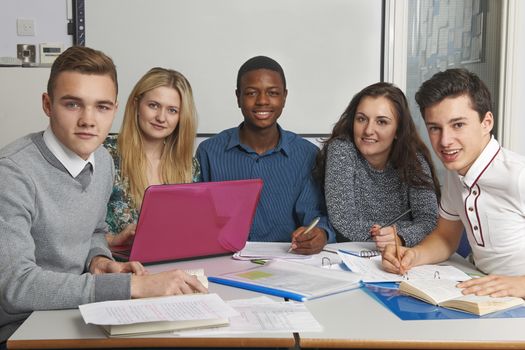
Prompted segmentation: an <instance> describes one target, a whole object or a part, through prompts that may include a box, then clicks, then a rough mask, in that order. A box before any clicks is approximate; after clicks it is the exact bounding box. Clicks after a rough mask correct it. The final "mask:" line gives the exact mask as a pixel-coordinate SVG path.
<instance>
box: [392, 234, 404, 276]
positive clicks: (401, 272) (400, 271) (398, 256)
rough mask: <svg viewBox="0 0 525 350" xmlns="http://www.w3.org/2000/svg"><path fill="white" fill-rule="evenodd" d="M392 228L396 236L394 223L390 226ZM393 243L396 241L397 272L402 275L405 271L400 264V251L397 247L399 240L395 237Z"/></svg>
mask: <svg viewBox="0 0 525 350" xmlns="http://www.w3.org/2000/svg"><path fill="white" fill-rule="evenodd" d="M392 227H393V228H394V237H395V236H397V228H396V225H394V226H392ZM394 241H395V243H396V259H397V261H398V263H399V274H400V275H404V274H405V272H404V271H403V266H402V265H401V252H400V249H399V241H398V240H397V239H394Z"/></svg>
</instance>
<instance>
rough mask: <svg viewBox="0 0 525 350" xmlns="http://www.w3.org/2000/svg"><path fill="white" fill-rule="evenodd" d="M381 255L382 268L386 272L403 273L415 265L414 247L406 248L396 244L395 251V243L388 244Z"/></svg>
mask: <svg viewBox="0 0 525 350" xmlns="http://www.w3.org/2000/svg"><path fill="white" fill-rule="evenodd" d="M381 256H382V265H383V269H384V270H385V271H386V272H390V273H395V274H398V275H404V274H405V273H406V272H407V271H408V270H410V269H411V268H412V267H414V266H415V265H416V264H415V262H416V251H415V249H414V248H406V247H402V246H399V245H398V246H397V253H396V245H395V244H389V245H387V246H386V247H385V250H384V251H383V252H382V253H381ZM398 256H399V257H398Z"/></svg>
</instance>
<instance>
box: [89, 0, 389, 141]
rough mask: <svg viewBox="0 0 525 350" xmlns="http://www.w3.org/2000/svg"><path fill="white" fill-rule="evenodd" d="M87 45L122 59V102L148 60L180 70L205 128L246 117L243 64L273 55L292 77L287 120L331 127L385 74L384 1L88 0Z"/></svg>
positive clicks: (303, 127) (296, 126)
mask: <svg viewBox="0 0 525 350" xmlns="http://www.w3.org/2000/svg"><path fill="white" fill-rule="evenodd" d="M86 45H88V46H93V47H96V48H98V49H100V50H102V51H104V52H106V53H107V54H109V55H110V56H111V57H112V58H113V59H114V61H115V62H116V64H117V67H118V72H119V83H120V85H121V89H120V93H119V95H120V102H121V105H124V104H125V99H126V97H127V95H128V94H129V92H130V91H131V88H132V86H133V85H134V84H135V82H136V81H137V80H138V79H139V78H140V77H141V76H142V75H143V74H144V73H145V72H146V71H147V70H148V69H149V68H151V67H153V66H161V67H167V68H173V69H176V70H179V71H180V72H181V73H183V74H184V75H185V76H186V77H187V78H188V80H189V81H190V83H191V84H192V87H193V91H194V95H195V101H196V105H197V109H198V114H199V127H198V132H199V133H217V132H219V131H221V130H223V129H226V128H229V127H232V126H235V125H237V124H239V123H240V121H241V120H242V115H241V113H240V111H239V109H238V108H237V104H236V100H235V93H234V91H235V84H236V76H237V71H238V69H239V67H240V66H241V65H242V63H244V62H245V61H246V60H247V59H248V58H250V57H252V56H256V55H267V56H270V57H272V58H275V59H276V60H277V61H278V62H279V63H280V64H281V65H282V66H283V69H284V72H285V75H286V80H287V86H288V97H287V100H286V107H285V109H284V111H283V114H282V116H281V118H280V121H279V122H280V123H281V125H282V126H283V127H284V128H287V129H290V130H293V131H295V132H298V133H303V134H304V133H309V134H319V133H329V132H330V131H331V129H332V127H333V124H334V123H335V122H336V121H337V120H338V119H339V116H340V115H341V113H342V112H343V111H344V109H345V108H346V106H347V104H348V103H349V101H350V100H351V98H352V96H353V95H354V94H355V93H356V92H358V91H359V90H361V89H362V88H363V87H364V86H367V85H369V84H372V83H375V82H377V81H379V80H380V69H381V1H380V0H351V1H350V0H265V1H260V0H227V1H225V0H223V1H217V0H126V1H125V2H123V1H121V0H89V1H86ZM123 110H124V109H123V108H122V109H121V110H120V112H119V113H118V115H117V119H116V120H115V123H114V125H113V131H118V128H119V126H120V124H121V121H122V113H123Z"/></svg>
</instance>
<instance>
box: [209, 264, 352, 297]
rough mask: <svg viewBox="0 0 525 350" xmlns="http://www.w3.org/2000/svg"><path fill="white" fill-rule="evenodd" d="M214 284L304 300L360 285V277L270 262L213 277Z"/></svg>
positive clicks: (312, 267)
mask: <svg viewBox="0 0 525 350" xmlns="http://www.w3.org/2000/svg"><path fill="white" fill-rule="evenodd" d="M208 279H209V280H210V281H211V282H215V283H220V284H224V285H228V286H232V287H238V288H243V289H248V290H253V291H256V292H260V293H265V294H270V295H276V296H279V297H283V298H288V299H292V300H298V301H304V300H308V299H314V298H319V297H322V296H325V295H330V294H335V293H340V292H344V291H347V290H350V289H354V288H358V287H359V286H360V283H359V278H358V277H357V276H356V275H354V274H352V273H348V272H346V271H334V270H326V269H322V268H321V267H315V266H311V265H305V264H301V263H297V262H292V261H289V260H279V259H276V260H271V261H270V262H268V263H266V264H265V265H263V266H259V267H254V268H251V269H247V270H243V271H239V272H234V273H227V274H224V275H220V276H213V277H212V276H210V277H208Z"/></svg>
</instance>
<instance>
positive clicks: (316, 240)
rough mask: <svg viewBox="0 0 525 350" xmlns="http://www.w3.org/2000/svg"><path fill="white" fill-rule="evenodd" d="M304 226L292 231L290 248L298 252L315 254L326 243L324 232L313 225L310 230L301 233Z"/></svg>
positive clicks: (304, 228)
mask: <svg viewBox="0 0 525 350" xmlns="http://www.w3.org/2000/svg"><path fill="white" fill-rule="evenodd" d="M305 230H306V227H304V226H302V227H299V228H298V229H297V230H295V231H294V232H293V233H292V250H293V251H294V252H295V253H298V254H305V255H309V254H317V253H319V252H320V251H321V250H323V248H324V246H325V245H326V241H327V238H326V232H325V230H323V229H322V228H319V227H314V228H313V229H312V230H311V231H310V232H307V233H303V232H304V231H305Z"/></svg>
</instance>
